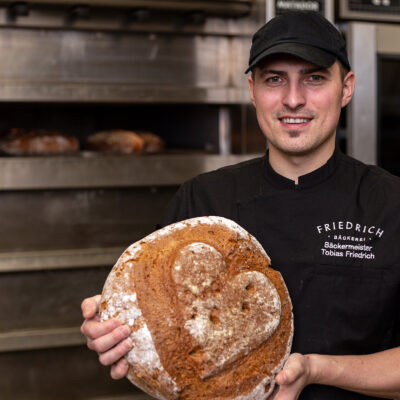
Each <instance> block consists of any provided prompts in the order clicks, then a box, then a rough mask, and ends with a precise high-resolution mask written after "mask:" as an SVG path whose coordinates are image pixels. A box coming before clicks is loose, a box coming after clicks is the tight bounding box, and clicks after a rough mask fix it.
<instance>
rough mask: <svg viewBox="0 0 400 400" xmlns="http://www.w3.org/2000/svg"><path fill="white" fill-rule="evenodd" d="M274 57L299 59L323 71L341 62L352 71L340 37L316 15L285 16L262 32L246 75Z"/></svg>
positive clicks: (255, 40) (295, 13)
mask: <svg viewBox="0 0 400 400" xmlns="http://www.w3.org/2000/svg"><path fill="white" fill-rule="evenodd" d="M273 54H290V55H293V56H297V57H300V58H301V59H303V60H305V61H308V62H310V63H312V64H315V65H317V66H319V67H321V68H328V67H330V66H331V65H332V64H333V63H334V62H335V61H336V60H339V61H341V62H342V64H343V65H344V66H345V67H347V68H348V69H349V70H350V69H351V67H350V63H349V60H348V57H347V51H346V43H345V41H344V39H343V37H342V35H341V33H340V32H339V31H338V30H337V29H336V27H335V26H334V25H332V24H331V23H330V22H329V21H328V20H327V19H325V18H324V17H323V16H322V15H321V14H320V13H318V12H315V11H292V12H286V13H284V14H282V15H279V16H277V17H275V18H273V19H271V20H270V21H269V22H267V23H266V24H265V25H264V26H263V27H262V28H260V29H259V30H258V31H257V32H256V33H255V34H254V36H253V40H252V45H251V49H250V59H249V67H248V69H247V70H246V73H247V72H249V71H250V70H252V69H253V68H254V67H255V66H256V65H257V64H258V63H259V62H260V61H261V60H263V59H264V58H265V57H268V56H270V55H273Z"/></svg>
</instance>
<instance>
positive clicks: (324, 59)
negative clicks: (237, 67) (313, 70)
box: [245, 43, 336, 74]
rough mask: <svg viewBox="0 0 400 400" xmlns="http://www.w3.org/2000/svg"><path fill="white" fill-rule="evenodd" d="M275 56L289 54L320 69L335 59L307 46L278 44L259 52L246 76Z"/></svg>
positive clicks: (326, 53)
mask: <svg viewBox="0 0 400 400" xmlns="http://www.w3.org/2000/svg"><path fill="white" fill-rule="evenodd" d="M275 54H289V55H292V56H296V57H299V58H301V59H302V60H304V61H307V62H309V63H311V64H314V65H316V66H318V67H321V68H328V67H330V66H331V65H332V64H333V63H334V62H335V61H336V57H335V56H334V55H333V54H331V53H328V52H326V51H324V50H321V49H319V48H318V47H313V46H308V45H305V44H300V43H280V44H277V45H275V46H273V47H269V48H268V49H266V50H264V51H263V52H261V53H260V54H259V55H258V56H257V57H256V58H255V59H254V60H253V61H252V62H251V64H250V65H249V68H247V70H246V72H245V73H246V74H247V73H248V72H249V71H250V70H252V69H253V68H254V67H255V66H256V65H257V64H258V63H259V62H260V61H261V60H263V59H264V58H266V57H269V56H272V55H275Z"/></svg>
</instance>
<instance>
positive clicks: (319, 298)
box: [160, 149, 400, 400]
mask: <svg viewBox="0 0 400 400" xmlns="http://www.w3.org/2000/svg"><path fill="white" fill-rule="evenodd" d="M208 215H218V216H222V217H226V218H230V219H232V220H234V221H236V222H237V223H238V224H239V225H241V226H242V227H243V228H245V229H246V230H248V231H249V232H250V233H251V234H252V235H253V236H255V237H256V238H257V239H258V240H259V241H260V243H261V244H262V246H263V247H264V249H265V250H266V252H267V253H268V254H269V256H270V257H271V260H272V267H273V268H275V269H277V270H279V271H280V272H281V274H282V276H283V278H284V280H285V282H286V284H287V287H288V290H289V293H290V296H291V299H292V302H293V312H294V326H295V331H294V332H295V333H294V338H293V347H292V351H293V352H300V353H303V354H307V353H319V354H335V355H344V354H357V355H358V354H369V353H374V352H378V351H381V350H384V349H389V348H392V347H396V346H399V345H400V179H399V178H398V177H395V176H393V175H390V174H389V173H388V172H386V171H384V170H382V169H380V168H378V167H375V166H367V165H365V164H363V163H361V162H359V161H357V160H354V159H352V158H350V157H348V156H346V155H344V154H342V153H341V152H340V151H339V150H338V149H336V150H335V152H334V154H333V156H332V157H331V158H330V159H329V161H328V162H327V163H326V164H325V165H324V166H322V167H321V168H319V169H318V170H316V171H313V172H311V173H309V174H307V175H304V176H301V177H300V178H299V182H298V184H297V185H296V184H295V183H294V182H293V181H291V180H289V179H287V178H284V177H282V176H280V175H279V174H277V173H276V172H275V171H274V170H273V169H272V168H271V166H270V165H269V163H268V157H267V156H265V157H261V158H256V159H253V160H250V161H246V162H244V163H240V164H237V165H233V166H229V167H225V168H222V169H219V170H217V171H214V172H211V173H206V174H202V175H199V176H197V177H195V178H194V179H191V180H190V181H188V182H186V183H185V184H183V185H182V186H181V188H180V189H179V191H178V193H177V194H176V196H175V197H174V199H173V200H172V201H171V203H170V204H169V206H168V208H167V211H166V213H165V216H164V218H163V220H162V221H161V225H160V226H165V225H168V224H170V223H173V222H176V221H179V220H183V219H186V218H192V217H198V216H208ZM367 398H370V399H372V397H367V396H363V395H359V394H356V393H351V392H346V391H343V390H340V389H336V388H333V387H327V386H318V385H310V386H308V387H307V388H305V390H304V391H303V393H302V395H301V396H300V399H301V400H337V399H352V400H355V399H367Z"/></svg>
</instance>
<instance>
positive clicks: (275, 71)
mask: <svg viewBox="0 0 400 400" xmlns="http://www.w3.org/2000/svg"><path fill="white" fill-rule="evenodd" d="M260 72H261V74H264V75H266V74H274V75H285V74H286V72H285V71H279V70H276V69H269V68H262V69H261V71H260Z"/></svg>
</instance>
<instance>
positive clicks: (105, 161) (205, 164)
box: [0, 152, 260, 191]
mask: <svg viewBox="0 0 400 400" xmlns="http://www.w3.org/2000/svg"><path fill="white" fill-rule="evenodd" d="M259 155H260V154H245V155H217V154H207V155H205V154H166V155H149V156H117V155H98V154H96V155H93V153H85V152H82V153H80V155H76V156H72V155H71V156H48V157H3V158H0V171H1V172H0V190H1V191H6V190H35V189H80V188H112V187H138V186H177V185H180V184H181V183H182V182H184V181H186V180H187V179H189V178H191V177H193V176H195V175H198V174H200V173H203V172H207V171H211V170H214V169H217V168H221V167H223V166H226V165H230V164H235V163H238V162H241V161H245V160H247V159H250V158H254V157H257V156H259Z"/></svg>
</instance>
